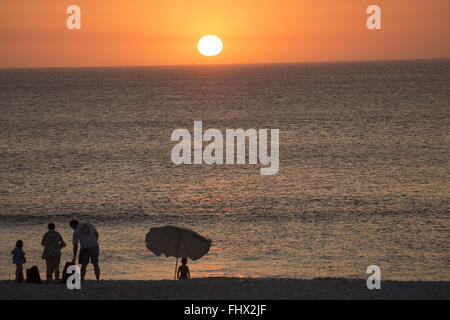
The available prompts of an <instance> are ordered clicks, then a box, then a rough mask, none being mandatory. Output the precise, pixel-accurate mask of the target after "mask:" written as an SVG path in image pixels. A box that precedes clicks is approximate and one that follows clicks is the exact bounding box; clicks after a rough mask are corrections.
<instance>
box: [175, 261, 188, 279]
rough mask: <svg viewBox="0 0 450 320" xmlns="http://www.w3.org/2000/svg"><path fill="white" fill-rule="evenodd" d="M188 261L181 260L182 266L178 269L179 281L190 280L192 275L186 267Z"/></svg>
mask: <svg viewBox="0 0 450 320" xmlns="http://www.w3.org/2000/svg"><path fill="white" fill-rule="evenodd" d="M186 264H187V259H186V258H183V259H181V266H179V267H178V280H183V279H190V278H191V273H190V272H189V267H188V266H187V265H186Z"/></svg>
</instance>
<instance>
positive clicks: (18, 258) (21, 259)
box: [11, 240, 27, 282]
mask: <svg viewBox="0 0 450 320" xmlns="http://www.w3.org/2000/svg"><path fill="white" fill-rule="evenodd" d="M22 248H23V241H22V240H17V242H16V248H15V249H14V250H13V251H11V254H12V255H13V264H15V265H16V281H17V282H23V264H24V263H25V262H27V260H26V259H25V252H24V251H23V250H22Z"/></svg>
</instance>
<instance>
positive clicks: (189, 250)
mask: <svg viewBox="0 0 450 320" xmlns="http://www.w3.org/2000/svg"><path fill="white" fill-rule="evenodd" d="M145 242H146V244H147V248H148V250H150V251H151V252H153V253H154V254H156V255H157V256H160V255H161V254H163V253H164V255H165V256H166V257H175V258H177V262H176V263H175V276H174V278H175V279H176V274H177V266H178V258H189V259H192V260H198V259H200V258H201V257H203V256H204V255H205V254H206V253H208V251H209V248H210V247H211V240H210V239H207V238H205V237H202V236H201V235H199V234H198V233H196V232H194V231H192V230H189V229H185V228H180V227H174V226H165V227H156V228H150V231H149V232H148V233H147V234H146V236H145Z"/></svg>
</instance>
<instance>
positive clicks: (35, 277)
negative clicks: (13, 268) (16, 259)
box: [27, 266, 42, 283]
mask: <svg viewBox="0 0 450 320" xmlns="http://www.w3.org/2000/svg"><path fill="white" fill-rule="evenodd" d="M27 283H42V280H41V275H40V274H39V269H38V267H36V266H32V267H31V268H30V269H27Z"/></svg>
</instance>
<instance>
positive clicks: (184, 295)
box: [0, 278, 450, 300]
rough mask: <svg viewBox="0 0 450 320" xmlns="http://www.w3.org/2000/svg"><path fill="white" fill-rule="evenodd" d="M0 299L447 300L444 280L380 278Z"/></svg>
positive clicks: (157, 286)
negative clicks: (373, 284) (370, 283)
mask: <svg viewBox="0 0 450 320" xmlns="http://www.w3.org/2000/svg"><path fill="white" fill-rule="evenodd" d="M0 288H1V290H0V299H51V300H54V299H90V300H91V299H176V300H184V299H194V300H195V299H206V300H218V299H224V300H229V299H237V300H240V299H269V300H277V299H450V282H428V281H387V280H386V281H382V283H381V289H380V290H368V289H367V287H366V281H365V280H364V279H361V280H354V279H352V280H348V279H330V278H326V279H312V280H301V279H261V278H259V279H256V278H255V279H249V278H202V279H191V280H187V281H171V280H140V281H133V280H104V281H102V282H101V283H99V284H97V283H96V282H95V281H90V280H88V281H85V282H84V283H83V284H82V288H81V290H69V289H67V287H66V286H65V285H62V284H48V285H47V284H41V285H38V284H27V283H21V284H18V283H15V282H14V281H11V280H3V281H0Z"/></svg>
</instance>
